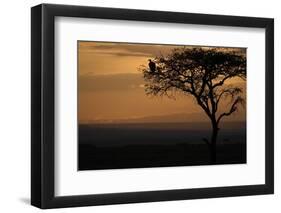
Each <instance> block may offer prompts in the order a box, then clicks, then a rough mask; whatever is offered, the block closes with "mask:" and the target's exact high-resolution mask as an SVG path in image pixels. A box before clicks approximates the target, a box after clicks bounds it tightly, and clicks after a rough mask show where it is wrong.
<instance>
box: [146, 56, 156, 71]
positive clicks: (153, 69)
mask: <svg viewBox="0 0 281 213" xmlns="http://www.w3.org/2000/svg"><path fill="white" fill-rule="evenodd" d="M148 61H149V63H148V66H149V69H150V71H151V72H155V71H156V64H155V63H154V62H153V61H152V60H151V59H149V60H148Z"/></svg>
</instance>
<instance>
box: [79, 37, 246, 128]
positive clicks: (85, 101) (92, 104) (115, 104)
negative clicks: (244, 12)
mask: <svg viewBox="0 0 281 213" xmlns="http://www.w3.org/2000/svg"><path fill="white" fill-rule="evenodd" d="M178 47H181V46H172V45H151V44H127V43H105V42H88V41H79V42H78V75H79V79H78V84H79V92H78V99H79V103H78V105H79V112H78V117H79V123H96V122H98V123H103V122H104V123H108V122H120V121H121V122H153V121H163V122H192V121H208V118H207V117H206V115H205V113H204V112H203V111H202V109H201V108H200V107H199V106H198V105H197V104H196V103H195V101H194V99H193V98H192V97H191V96H187V95H181V96H180V95H179V96H178V97H176V100H173V99H169V98H167V97H162V98H161V97H148V96H147V95H146V94H145V91H144V84H145V82H144V80H143V76H142V73H141V71H139V69H138V68H139V67H140V65H147V63H148V59H150V58H151V59H153V58H155V57H156V56H159V55H166V54H168V53H169V52H170V51H171V50H172V49H174V48H178ZM236 50H237V51H245V49H236ZM229 83H231V84H237V85H239V86H240V87H242V88H243V89H244V90H245V88H246V82H245V81H242V80H241V79H233V80H231V81H229ZM245 111H246V110H245V109H243V108H240V110H239V112H237V113H236V114H234V115H232V116H230V117H228V118H227V119H226V120H227V121H245V119H246V116H245Z"/></svg>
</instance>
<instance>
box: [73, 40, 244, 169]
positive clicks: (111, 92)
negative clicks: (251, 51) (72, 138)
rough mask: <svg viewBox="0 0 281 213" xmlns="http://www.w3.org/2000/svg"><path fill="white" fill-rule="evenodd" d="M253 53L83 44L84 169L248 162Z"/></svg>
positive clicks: (81, 109)
mask: <svg viewBox="0 0 281 213" xmlns="http://www.w3.org/2000/svg"><path fill="white" fill-rule="evenodd" d="M246 65H247V48H243V47H210V46H192V45H176V44H138V43H122V42H95V41H78V76H79V79H78V122H79V127H78V129H79V133H78V135H79V137H78V149H79V150H78V170H95V169H121V168H147V167H167V166H193V165H217V164H241V163H246V105H247V104H246V100H247V92H246V90H247V83H246V81H247V66H246Z"/></svg>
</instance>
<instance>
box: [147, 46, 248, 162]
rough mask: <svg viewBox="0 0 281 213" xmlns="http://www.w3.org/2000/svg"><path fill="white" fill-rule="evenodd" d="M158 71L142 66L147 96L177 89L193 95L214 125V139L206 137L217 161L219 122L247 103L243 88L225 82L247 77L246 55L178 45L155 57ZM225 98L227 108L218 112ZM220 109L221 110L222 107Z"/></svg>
mask: <svg viewBox="0 0 281 213" xmlns="http://www.w3.org/2000/svg"><path fill="white" fill-rule="evenodd" d="M154 61H155V63H156V65H157V70H156V71H155V72H151V71H150V69H149V68H147V67H144V68H143V69H142V72H143V76H144V79H145V80H146V82H147V83H146V85H145V91H146V93H147V94H148V95H153V96H156V95H160V96H163V95H166V96H168V97H170V98H174V97H175V96H174V95H175V93H176V92H181V93H184V94H188V95H191V96H193V97H194V98H195V101H196V102H197V104H198V105H199V106H200V107H201V108H202V109H203V111H204V112H205V113H206V114H207V116H208V118H209V119H210V121H211V124H212V135H211V138H210V139H209V140H208V139H206V138H205V139H204V141H205V142H206V143H207V144H208V146H209V148H210V154H211V160H212V162H214V163H215V162H216V143H217V136H218V132H219V124H220V121H221V120H222V119H223V118H224V117H226V116H230V115H231V114H232V113H234V112H235V111H237V109H238V106H239V104H243V103H244V99H243V97H242V89H241V88H239V87H237V86H232V85H228V86H226V85H225V82H226V81H227V80H229V79H231V78H235V77H239V78H242V79H244V80H245V79H246V57H245V55H244V54H242V53H238V52H237V51H236V52H235V51H231V52H230V51H227V49H224V48H220V49H219V48H178V49H174V50H173V51H172V52H171V54H169V55H168V56H161V57H157V58H155V60H154ZM222 99H225V100H226V99H227V100H229V105H228V107H226V108H225V110H224V111H223V112H219V111H218V108H219V104H220V103H221V101H222ZM220 111H221V110H220Z"/></svg>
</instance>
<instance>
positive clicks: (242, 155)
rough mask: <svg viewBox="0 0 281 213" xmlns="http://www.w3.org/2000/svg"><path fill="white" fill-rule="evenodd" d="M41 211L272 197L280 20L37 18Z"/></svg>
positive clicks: (113, 15)
mask: <svg viewBox="0 0 281 213" xmlns="http://www.w3.org/2000/svg"><path fill="white" fill-rule="evenodd" d="M31 41H32V42H31V43H32V44H31V52H32V54H31V58H32V63H31V72H32V73H31V76H32V79H31V83H32V85H31V89H32V92H31V93H32V94H31V96H32V98H31V99H32V102H31V110H32V113H31V114H32V117H31V121H32V122H31V123H32V126H31V128H32V134H31V135H32V137H31V148H32V150H31V153H32V154H31V203H32V205H34V206H37V207H39V208H43V209H45V208H60V207H76V206H90V205H105V204H121V203H137V202H153V201H169V200H183V199H197V198H215V197H227V196H246V195H260V194H272V193H273V191H274V161H273V159H274V155H273V154H274V152H273V145H274V85H273V83H274V20H273V19H270V18H254V17H238V16H222V15H207V14H191V13H177V12H164V11H146V10H129V9H113V8H101V7H85V6H66V5H51V4H42V5H38V6H35V7H33V8H32V9H31Z"/></svg>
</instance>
